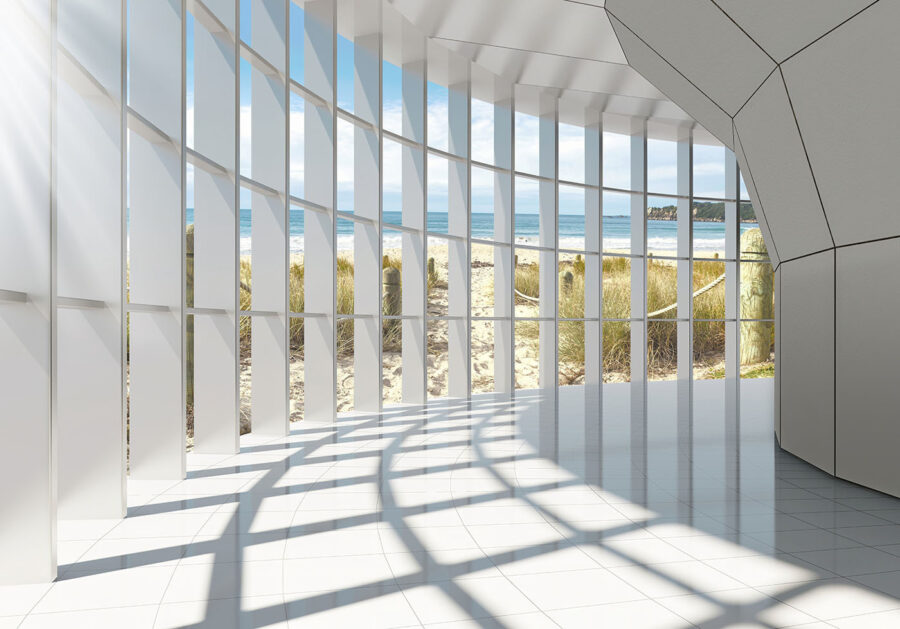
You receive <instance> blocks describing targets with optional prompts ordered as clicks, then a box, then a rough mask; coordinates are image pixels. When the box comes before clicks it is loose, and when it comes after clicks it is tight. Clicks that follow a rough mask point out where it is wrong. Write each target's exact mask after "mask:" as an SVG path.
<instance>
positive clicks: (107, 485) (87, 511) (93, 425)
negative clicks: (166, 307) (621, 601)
mask: <svg viewBox="0 0 900 629" xmlns="http://www.w3.org/2000/svg"><path fill="white" fill-rule="evenodd" d="M86 4H88V3H86V2H84V0H75V1H72V2H66V3H63V4H62V6H60V7H59V10H58V13H57V16H56V18H57V21H56V38H57V40H58V45H59V48H60V49H62V48H64V49H65V51H66V52H65V54H66V55H67V56H71V57H74V58H75V59H77V61H78V62H79V63H80V65H81V67H82V68H83V70H82V71H83V72H86V73H88V74H89V75H90V76H91V77H92V78H93V79H94V81H95V82H96V83H97V84H99V85H102V86H103V88H104V89H105V90H106V95H105V96H102V97H98V95H97V94H93V93H91V92H89V91H87V90H84V89H79V87H78V86H79V81H78V78H83V77H73V76H72V75H73V73H72V72H62V73H61V74H60V75H59V76H58V77H57V80H56V83H55V85H56V92H55V110H56V115H55V121H54V153H55V155H54V164H55V166H56V167H55V169H54V173H55V182H54V186H55V192H56V196H55V199H56V205H55V218H56V221H55V225H56V227H57V231H56V233H55V235H54V237H53V238H54V243H55V252H56V253H55V255H56V260H55V274H56V282H55V295H56V297H57V298H63V299H64V298H76V299H90V300H93V301H95V302H98V303H99V304H101V307H99V308H65V307H63V308H54V310H53V315H54V316H53V330H54V332H53V334H54V357H53V379H54V394H55V396H56V397H55V400H54V404H53V407H54V413H55V416H56V421H57V426H58V429H59V436H60V438H59V440H58V457H59V458H58V464H59V468H58V469H59V481H58V492H59V493H58V498H59V503H58V506H59V514H60V517H63V518H98V517H106V518H118V517H122V516H123V515H124V514H125V509H126V501H125V465H124V436H125V422H124V415H123V413H122V411H123V390H122V380H121V375H122V373H123V369H122V354H123V352H122V347H121V343H122V313H123V303H122V301H121V297H122V260H121V241H120V237H121V230H122V214H121V200H122V198H121V191H122V188H123V187H124V181H125V180H124V178H120V179H119V180H118V181H116V180H115V178H112V177H111V174H112V173H114V172H116V171H119V172H120V174H121V168H122V156H123V153H124V152H123V141H122V137H123V135H122V132H121V124H122V107H123V103H122V91H123V86H122V82H121V67H120V65H119V64H120V62H121V37H122V31H121V30H120V28H121V18H122V13H121V6H120V7H119V11H118V12H112V11H110V12H109V13H108V14H106V15H105V16H103V17H102V18H101V17H99V16H97V15H96V14H95V13H92V12H91V11H90V10H89V8H88V7H87V6H85V5H86ZM119 4H120V5H121V3H119ZM88 16H90V17H88ZM86 39H90V40H92V41H93V44H94V45H93V47H90V48H89V47H87V46H85V45H84V42H85V40H86ZM116 53H119V54H116ZM73 78H75V80H74V81H73ZM60 225H62V226H64V229H62V230H60V229H58V227H59V226H60ZM87 450H92V451H93V452H94V456H92V457H85V456H84V452H85V451H87Z"/></svg>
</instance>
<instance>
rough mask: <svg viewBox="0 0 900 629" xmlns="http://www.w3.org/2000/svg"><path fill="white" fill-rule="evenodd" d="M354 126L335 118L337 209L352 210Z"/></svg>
mask: <svg viewBox="0 0 900 629" xmlns="http://www.w3.org/2000/svg"><path fill="white" fill-rule="evenodd" d="M355 132H356V126H355V125H354V124H353V123H352V122H348V121H346V120H344V119H342V118H338V120H337V143H336V146H335V150H336V151H337V209H338V210H341V211H342V212H351V213H352V212H353V211H354V205H353V171H354V162H353V151H354V134H355Z"/></svg>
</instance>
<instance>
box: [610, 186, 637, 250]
mask: <svg viewBox="0 0 900 629" xmlns="http://www.w3.org/2000/svg"><path fill="white" fill-rule="evenodd" d="M603 251H605V252H610V253H630V252H631V195H630V194H623V193H621V192H606V191H604V192H603Z"/></svg>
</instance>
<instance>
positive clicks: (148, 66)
mask: <svg viewBox="0 0 900 629" xmlns="http://www.w3.org/2000/svg"><path fill="white" fill-rule="evenodd" d="M129 7H130V10H131V20H130V22H129V30H130V38H131V39H130V50H131V55H130V58H131V67H130V74H129V89H130V92H129V102H130V106H131V108H132V109H134V110H135V111H136V112H137V113H138V114H139V115H141V116H142V117H144V118H145V119H147V120H149V121H150V122H151V123H152V124H153V125H154V126H156V127H157V128H158V129H160V130H161V132H162V133H164V134H166V135H167V136H168V138H169V139H168V140H165V139H154V140H149V139H147V138H146V137H143V136H141V135H140V134H139V133H137V132H135V131H134V130H131V131H130V137H129V141H130V153H131V155H130V163H129V186H130V193H129V196H130V215H129V246H130V260H129V264H130V267H129V274H130V285H129V287H130V293H129V296H130V300H131V302H132V303H133V304H141V305H144V306H151V307H153V310H152V311H145V312H137V311H134V312H131V314H130V326H129V327H130V337H129V339H130V348H129V359H130V365H129V367H130V403H129V408H130V430H129V434H130V453H131V458H130V471H131V476H132V477H134V478H150V479H181V478H183V477H184V474H185V437H184V432H185V404H184V387H185V382H184V332H185V330H184V270H185V263H184V259H185V256H184V244H185V233H184V219H185V216H184V214H185V208H184V205H185V197H184V187H183V184H184V173H185V162H184V137H183V131H184V128H185V120H184V118H185V104H184V103H185V101H184V67H185V66H184V62H185V59H184V40H185V34H184V6H183V3H178V5H177V6H174V7H173V6H172V4H170V3H149V2H147V3H144V2H133V3H129ZM160 77H163V79H164V80H160ZM176 172H177V173H179V174H178V176H177V179H176V178H175V177H174V176H173V175H174V173H176Z"/></svg>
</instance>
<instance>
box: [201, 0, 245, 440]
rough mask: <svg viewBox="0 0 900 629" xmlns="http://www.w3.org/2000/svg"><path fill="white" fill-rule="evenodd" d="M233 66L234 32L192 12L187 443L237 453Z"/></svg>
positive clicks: (227, 8) (228, 5) (230, 9)
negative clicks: (190, 416)
mask: <svg viewBox="0 0 900 629" xmlns="http://www.w3.org/2000/svg"><path fill="white" fill-rule="evenodd" d="M219 8H220V10H221V15H215V18H216V19H221V21H222V24H223V25H224V22H225V20H227V18H228V15H229V14H230V15H231V17H232V21H233V18H234V1H233V0H232V1H229V0H225V2H224V5H223V6H221V7H219ZM200 15H203V14H201V13H198V16H200ZM236 63H237V59H236V49H235V40H234V33H233V32H230V31H228V30H227V27H226V30H224V31H223V30H220V29H219V28H217V25H216V24H215V23H214V22H213V21H211V20H207V19H201V18H199V17H198V19H196V20H195V22H194V149H195V150H196V151H197V153H198V154H199V155H200V156H202V158H201V159H197V160H194V253H193V265H194V267H193V268H194V276H193V291H194V301H193V308H194V365H193V366H194V371H193V382H194V448H195V450H196V451H197V452H213V453H223V454H231V453H236V452H237V451H238V446H239V444H238V438H239V436H240V423H239V416H238V411H239V399H240V392H239V389H238V379H239V365H238V336H237V326H238V317H239V316H240V315H239V313H238V302H237V299H238V296H237V264H238V259H237V237H236V230H235V224H236V221H238V220H239V218H238V207H239V205H238V203H239V199H238V195H237V191H236V189H235V185H234V180H233V178H234V176H235V175H234V173H235V170H236V168H237V165H236V152H235V143H236V142H237V141H238V138H237V137H236V134H235V130H236V120H237V119H236V116H237V115H238V112H237V111H236V109H235V94H236V76H237V71H236V68H237V66H236ZM206 160H211V161H212V162H214V163H215V165H213V164H210V163H209V162H208V161H206ZM216 165H218V166H219V167H221V168H217V167H216Z"/></svg>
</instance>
